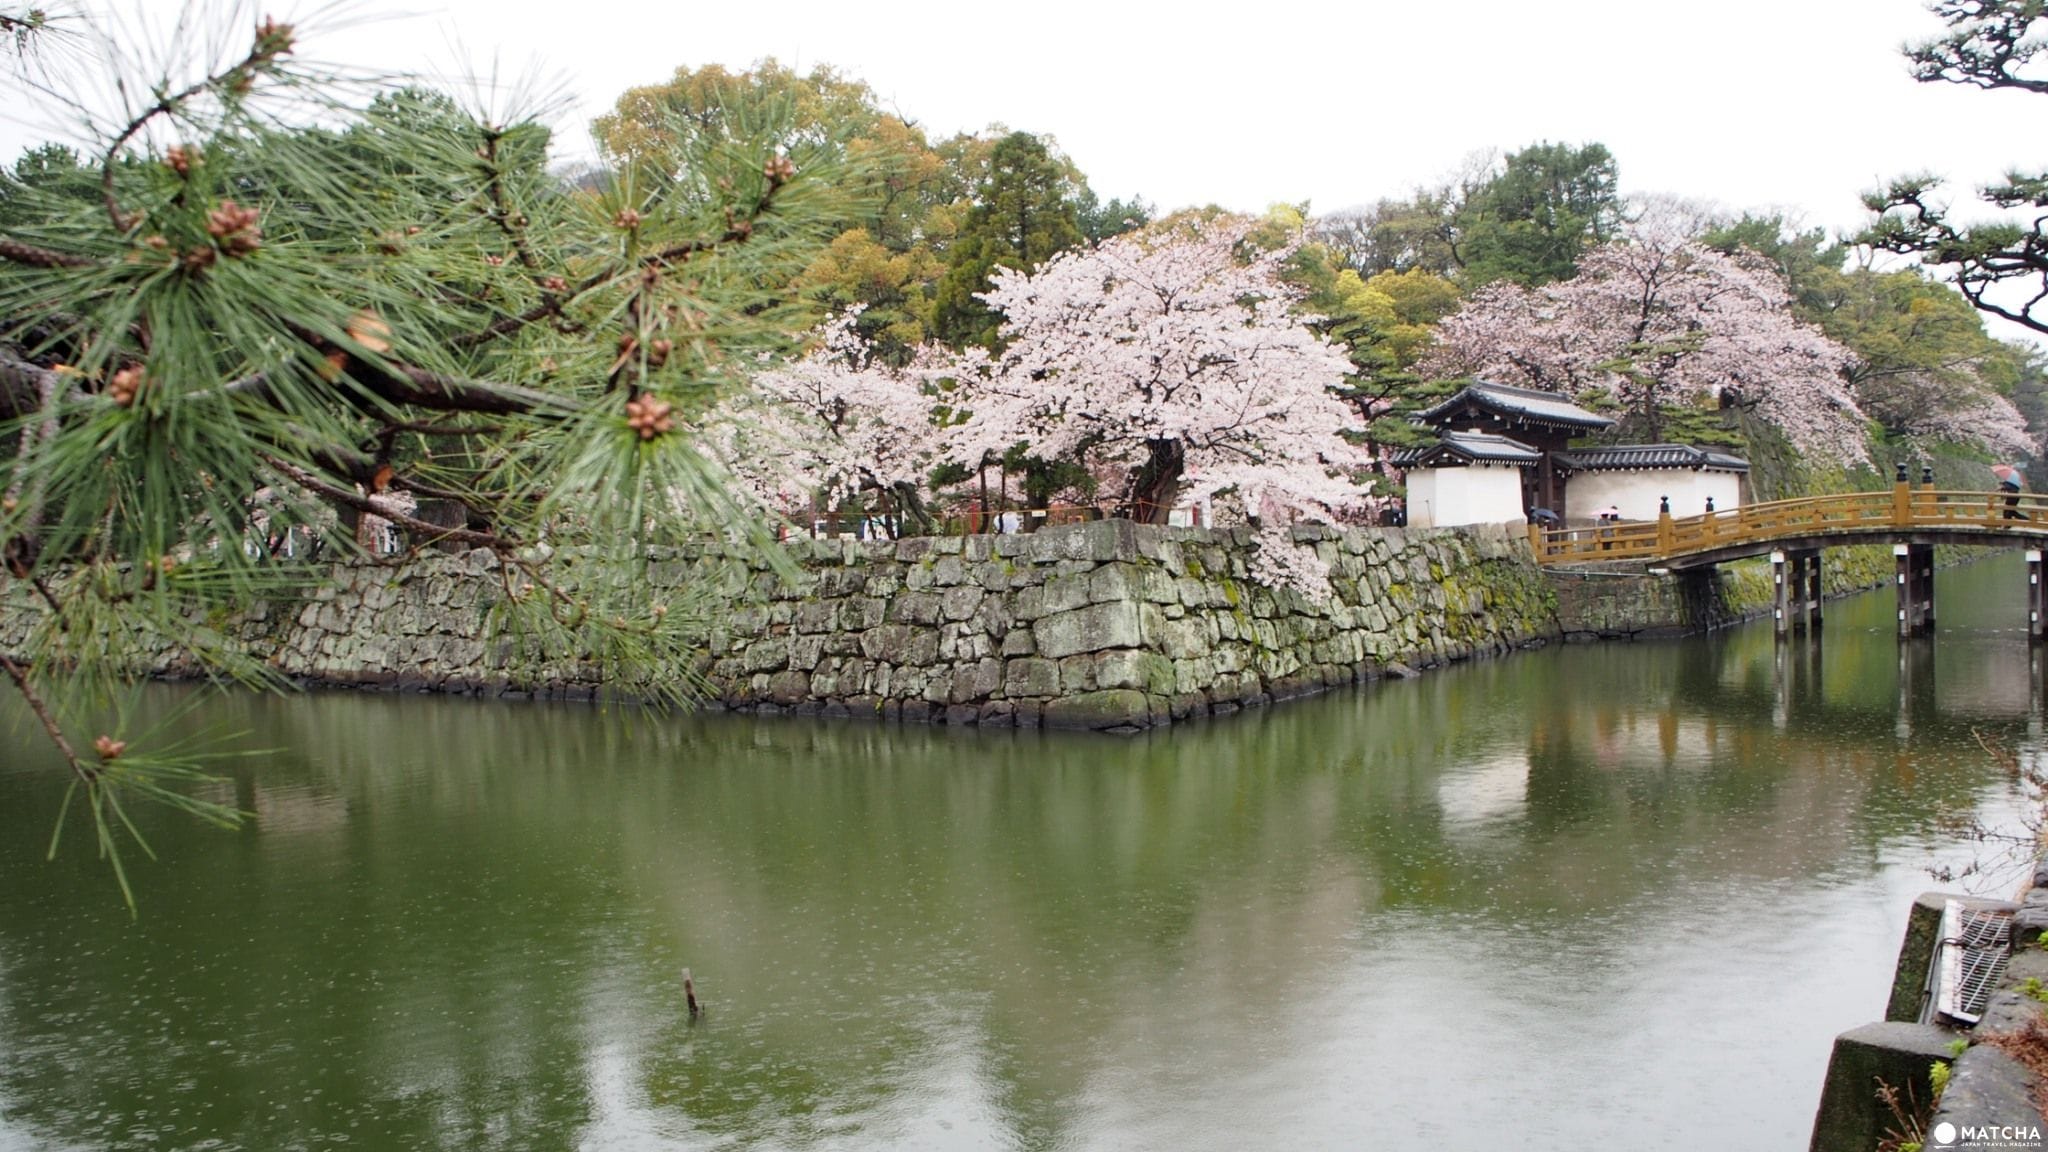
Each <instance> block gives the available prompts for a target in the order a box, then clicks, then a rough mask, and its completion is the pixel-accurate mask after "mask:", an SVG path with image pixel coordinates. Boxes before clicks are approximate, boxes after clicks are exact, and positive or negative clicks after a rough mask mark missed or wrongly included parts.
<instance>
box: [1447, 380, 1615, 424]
mask: <svg viewBox="0 0 2048 1152" xmlns="http://www.w3.org/2000/svg"><path fill="white" fill-rule="evenodd" d="M1468 403H1469V404H1471V405H1473V406H1475V407H1479V408H1484V409H1486V410H1488V411H1490V412H1494V413H1496V414H1498V415H1501V416H1504V417H1508V418H1511V419H1517V418H1518V419H1521V420H1525V421H1528V422H1530V423H1534V424H1552V425H1558V426H1562V427H1567V428H1612V427H1613V426H1614V421H1612V420H1609V419H1608V418H1607V417H1605V416H1602V415H1600V414H1599V413H1598V412H1589V411H1587V410H1586V409H1584V408H1581V407H1579V406H1578V405H1577V404H1574V403H1572V402H1571V401H1569V400H1567V399H1565V398H1564V397H1562V396H1560V395H1558V394H1557V393H1555V392H1538V391H1536V390H1535V389H1533V388H1510V387H1509V386H1507V385H1506V384H1492V383H1488V382H1487V381H1485V380H1477V381H1474V382H1473V383H1471V384H1468V385H1466V386H1465V387H1464V388H1462V389H1459V391H1458V393H1457V394H1456V395H1454V396H1452V397H1451V398H1450V399H1448V400H1445V401H1443V402H1441V403H1439V404H1437V405H1435V406H1434V407H1431V408H1428V409H1425V410H1423V411H1421V412H1418V413H1416V414H1415V419H1416V421H1417V422H1419V423H1423V424H1434V423H1436V422H1438V421H1439V420H1442V419H1444V418H1447V417H1449V416H1451V415H1453V414H1455V413H1457V412H1459V411H1462V410H1463V409H1464V408H1465V406H1466V405H1467V404H1468Z"/></svg>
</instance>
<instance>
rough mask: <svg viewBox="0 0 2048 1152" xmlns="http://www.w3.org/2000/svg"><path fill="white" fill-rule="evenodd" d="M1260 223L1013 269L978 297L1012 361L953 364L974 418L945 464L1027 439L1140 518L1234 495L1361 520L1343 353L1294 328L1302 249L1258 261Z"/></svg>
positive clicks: (1160, 233) (1198, 224) (1265, 254)
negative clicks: (1252, 235) (1343, 388)
mask: <svg viewBox="0 0 2048 1152" xmlns="http://www.w3.org/2000/svg"><path fill="white" fill-rule="evenodd" d="M1252 227H1253V223H1252V222H1251V221H1246V220H1241V219H1235V218H1227V217H1226V218H1218V219H1214V220H1208V221H1201V220H1195V221H1185V222H1181V223H1179V224H1176V225H1173V226H1170V227H1166V228H1162V229H1157V230H1154V231H1151V232H1147V233H1139V234H1132V235H1126V236H1120V237H1117V238H1115V239H1112V240H1110V241H1108V242H1106V243H1104V244H1103V245H1101V246H1100V247H1098V248H1095V249H1093V250H1090V251H1083V252H1071V253H1067V254H1065V255H1062V256H1060V257H1058V258H1056V259H1054V260H1053V261H1051V262H1049V263H1047V264H1046V265H1044V266H1043V267H1041V268H1040V269H1039V270H1038V271H1037V272H1036V273H1029V274H1027V273H1022V272H1014V271H1007V270H1006V271H1002V272H999V273H998V274H997V275H996V277H995V286H994V288H992V289H991V290H990V291H989V292H987V293H986V294H985V296H984V298H985V299H986V300H987V301H988V303H989V304H990V305H991V306H992V307H994V308H995V309H997V310H998V311H1000V312H1001V313H1002V314H1003V316H1004V320H1003V325H1002V330H1001V332H1002V346H1003V350H1002V351H1001V352H1000V353H998V354H995V355H993V356H989V355H983V354H976V353H969V354H968V355H965V356H962V357H959V358H956V360H955V361H954V362H953V363H952V364H950V365H948V366H947V369H946V370H947V371H948V372H950V373H951V374H952V375H953V377H954V379H956V380H958V381H959V382H960V384H961V386H962V389H963V391H962V393H961V403H962V404H963V405H964V406H965V407H966V408H967V409H969V410H970V412H971V415H970V417H969V418H968V419H967V421H966V422H965V424H964V425H963V426H962V427H961V428H959V429H957V430H955V431H956V433H957V435H956V436H955V437H954V438H953V442H952V444H951V446H950V448H949V451H950V453H951V455H952V456H953V458H954V459H955V460H957V461H960V462H962V463H965V464H967V465H968V466H970V467H971V466H973V465H974V464H975V463H976V462H977V461H979V460H980V459H982V458H984V456H985V455H990V454H1000V453H1002V452H1004V451H1007V450H1008V449H1010V448H1012V447H1014V446H1015V445H1017V444H1018V443H1020V442H1028V443H1029V445H1030V448H1031V451H1032V452H1033V453H1034V454H1036V455H1038V456H1041V457H1044V458H1047V459H1053V458H1065V459H1071V460H1073V461H1076V462H1078V463H1080V464H1081V465H1083V466H1084V467H1086V468H1087V469H1088V470H1089V471H1090V472H1091V473H1093V474H1094V475H1095V476H1096V478H1097V480H1098V482H1099V483H1100V484H1101V485H1102V486H1103V488H1104V489H1105V490H1107V491H1111V492H1114V493H1116V494H1117V497H1118V499H1119V500H1120V502H1121V503H1122V504H1123V506H1124V507H1125V509H1126V510H1127V511H1128V513H1129V514H1130V515H1131V516H1132V517H1133V518H1134V519H1138V520H1142V521H1149V522H1153V523H1163V522H1165V520H1166V517H1167V513H1168V512H1169V511H1170V510H1171V509H1172V508H1173V507H1174V506H1175V505H1176V504H1177V503H1179V502H1181V501H1183V500H1203V499H1208V498H1210V497H1213V496H1215V495H1216V494H1218V493H1223V492H1231V493H1234V494H1235V496H1236V497H1237V501H1238V502H1240V503H1241V506H1242V507H1243V508H1244V510H1245V511H1246V512H1247V513H1249V514H1252V515H1259V514H1261V513H1266V514H1269V515H1272V514H1280V515H1284V516H1295V515H1302V514H1306V515H1310V516H1315V517H1321V518H1333V517H1335V516H1336V515H1338V514H1339V512H1340V511H1341V510H1344V509H1347V508H1350V509H1356V508H1359V507H1363V506H1364V505H1365V504H1366V503H1367V499H1366V497H1365V495H1364V493H1363V492H1362V491H1361V490H1360V489H1359V488H1358V486H1357V485H1355V484H1354V483H1352V481H1351V478H1350V475H1349V473H1351V472H1352V471H1354V470H1356V469H1359V468H1363V467H1365V466H1367V465H1369V464H1370V463H1371V459H1370V458H1369V456H1368V454H1367V453H1366V452H1364V451H1363V450H1362V449H1360V448H1358V447H1357V446H1356V445H1354V444H1353V443H1352V442H1351V441H1349V440H1347V439H1346V438H1345V437H1346V434H1347V433H1355V432H1357V431H1359V430H1360V429H1359V423H1360V421H1359V413H1358V412H1357V410H1356V409H1355V408H1353V407H1351V406H1349V405H1346V404H1345V403H1343V402H1342V401H1341V400H1339V399H1338V398H1337V397H1336V396H1335V395H1334V394H1333V392H1332V390H1333V389H1334V388H1336V387H1338V386H1339V385H1341V384H1342V383H1343V381H1344V377H1345V374H1346V373H1347V372H1348V371H1349V369H1350V364H1349V361H1348V360H1347V359H1346V357H1345V356H1344V353H1343V352H1342V351H1341V350H1340V349H1338V348H1337V347H1335V346H1334V345H1332V344H1330V343H1329V342H1327V341H1325V340H1324V339H1322V338H1321V337H1319V336H1317V335H1315V334H1314V333H1313V332H1312V331H1311V330H1310V329H1309V328H1308V326H1307V324H1306V323H1305V322H1304V318H1303V317H1301V316H1298V315H1296V314H1295V313H1294V307H1295V305H1296V303H1297V295H1296V293H1295V292H1294V291H1293V290H1292V289H1290V288H1289V287H1287V286H1286V285H1285V284H1284V283H1283V282H1282V281H1281V279H1280V277H1279V270H1280V265H1281V263H1282V262H1283V261H1284V260H1285V259H1286V258H1287V256H1288V255H1289V254H1290V253H1291V252H1292V248H1291V247H1283V248H1281V249H1279V250H1276V251H1256V250H1253V248H1252V247H1251V246H1249V245H1247V244H1246V237H1247V234H1248V233H1249V232H1250V231H1251V229H1252Z"/></svg>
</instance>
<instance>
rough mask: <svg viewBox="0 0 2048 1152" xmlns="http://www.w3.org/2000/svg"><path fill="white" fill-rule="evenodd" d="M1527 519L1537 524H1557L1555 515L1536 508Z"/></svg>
mask: <svg viewBox="0 0 2048 1152" xmlns="http://www.w3.org/2000/svg"><path fill="white" fill-rule="evenodd" d="M1529 519H1531V520H1534V521H1535V522H1536V523H1538V524H1555V523H1557V522H1558V516H1557V513H1555V512H1552V511H1551V510H1550V509H1548V508H1538V509H1536V510H1535V511H1533V512H1531V513H1529Z"/></svg>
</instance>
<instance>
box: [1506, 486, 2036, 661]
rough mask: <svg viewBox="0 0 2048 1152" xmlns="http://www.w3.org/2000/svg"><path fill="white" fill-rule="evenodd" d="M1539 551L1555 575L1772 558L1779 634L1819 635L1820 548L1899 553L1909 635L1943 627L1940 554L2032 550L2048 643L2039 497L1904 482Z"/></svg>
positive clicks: (1582, 535) (1632, 528) (1579, 532)
mask: <svg viewBox="0 0 2048 1152" xmlns="http://www.w3.org/2000/svg"><path fill="white" fill-rule="evenodd" d="M1667 507H1668V504H1667ZM1529 543H1530V545H1531V546H1532V547H1533V548H1534V549H1535V552H1536V562H1537V563H1539V564H1544V565H1565V564H1587V563H1604V562H1608V561H1617V560H1625V561H1641V562H1645V563H1649V564H1653V565H1656V566H1658V567H1660V568H1666V569H1670V570H1672V571H1688V570H1701V569H1710V568H1711V567H1712V566H1713V565H1715V564H1719V563H1721V562H1722V561H1726V560H1740V559H1743V558H1745V557H1750V556H1762V555H1765V554H1768V555H1769V556H1770V557H1771V562H1772V567H1773V575H1774V577H1775V580H1776V586H1777V590H1778V602H1777V621H1778V630H1779V631H1780V632H1783V631H1785V630H1786V629H1787V628H1788V627H1791V626H1792V625H1793V624H1794V623H1795V622H1796V623H1799V624H1801V625H1804V624H1806V623H1808V622H1810V623H1811V624H1812V626H1814V627H1818V626H1819V625H1820V588H1821V584H1820V552H1821V549H1823V548H1830V547H1836V546H1839V545H1846V544H1878V543H1890V544H1891V545H1892V554H1893V555H1894V556H1896V557H1897V558H1898V580H1897V583H1898V589H1899V634H1900V635H1902V636H1905V635H1912V634H1914V633H1917V632H1924V631H1929V630H1932V628H1933V626H1934V546H1935V545H1936V544H1986V545H1994V546H1997V545H2004V546H2007V547H2012V546H2018V545H2029V546H2030V550H2029V551H2028V553H2027V610H2028V625H2027V630H2028V633H2029V634H2030V635H2031V636H2033V637H2034V638H2035V639H2040V638H2041V637H2042V635H2043V629H2044V627H2048V585H2044V582H2043V579H2042V577H2043V572H2042V565H2041V551H2040V549H2041V548H2042V547H2043V546H2044V545H2048V496H2040V495H2035V494H2032V493H2008V492H1940V491H1936V490H1935V488H1934V486H1933V485H1932V484H1924V485H1920V486H1917V487H1916V486H1914V485H1912V484H1909V483H1906V482H1905V481H1904V479H1903V475H1902V477H1901V481H1900V482H1899V483H1897V484H1895V485H1893V486H1892V489H1891V491H1889V492H1844V493H1841V494H1838V495H1833V496H1808V497H1803V498H1801V499H1797V500H1774V501H1771V502H1769V503H1765V504H1751V505H1746V506H1744V507H1741V508H1731V509H1729V510H1727V511H1724V512H1708V513H1706V514H1705V515H1701V516H1683V517H1673V516H1672V515H1671V514H1670V513H1669V512H1668V511H1667V512H1665V513H1664V514H1663V515H1660V516H1659V517H1658V518H1657V519H1656V520H1654V521H1647V522H1638V523H1631V524H1612V525H1601V526H1599V527H1593V528H1544V527H1542V526H1541V525H1535V524H1532V525H1530V527H1529Z"/></svg>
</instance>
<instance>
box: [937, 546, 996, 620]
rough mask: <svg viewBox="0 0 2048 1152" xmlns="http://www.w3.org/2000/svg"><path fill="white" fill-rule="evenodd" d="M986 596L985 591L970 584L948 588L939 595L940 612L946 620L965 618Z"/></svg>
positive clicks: (972, 612)
mask: <svg viewBox="0 0 2048 1152" xmlns="http://www.w3.org/2000/svg"><path fill="white" fill-rule="evenodd" d="M947 559H949V560H950V559H952V557H950V556H949V557H947ZM956 583H957V582H956ZM987 596H988V593H987V592H985V591H983V590H982V589H981V588H979V587H977V586H975V585H972V584H965V585H960V586H958V587H953V588H948V589H946V590H945V591H944V592H943V593H941V594H940V596H939V611H940V614H941V615H943V616H944V617H945V618H946V619H947V620H953V621H959V620H966V619H968V618H969V617H971V616H973V615H974V613H975V610H976V609H978V608H980V607H981V602H982V600H983V599H984V598H986V597H987Z"/></svg>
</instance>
